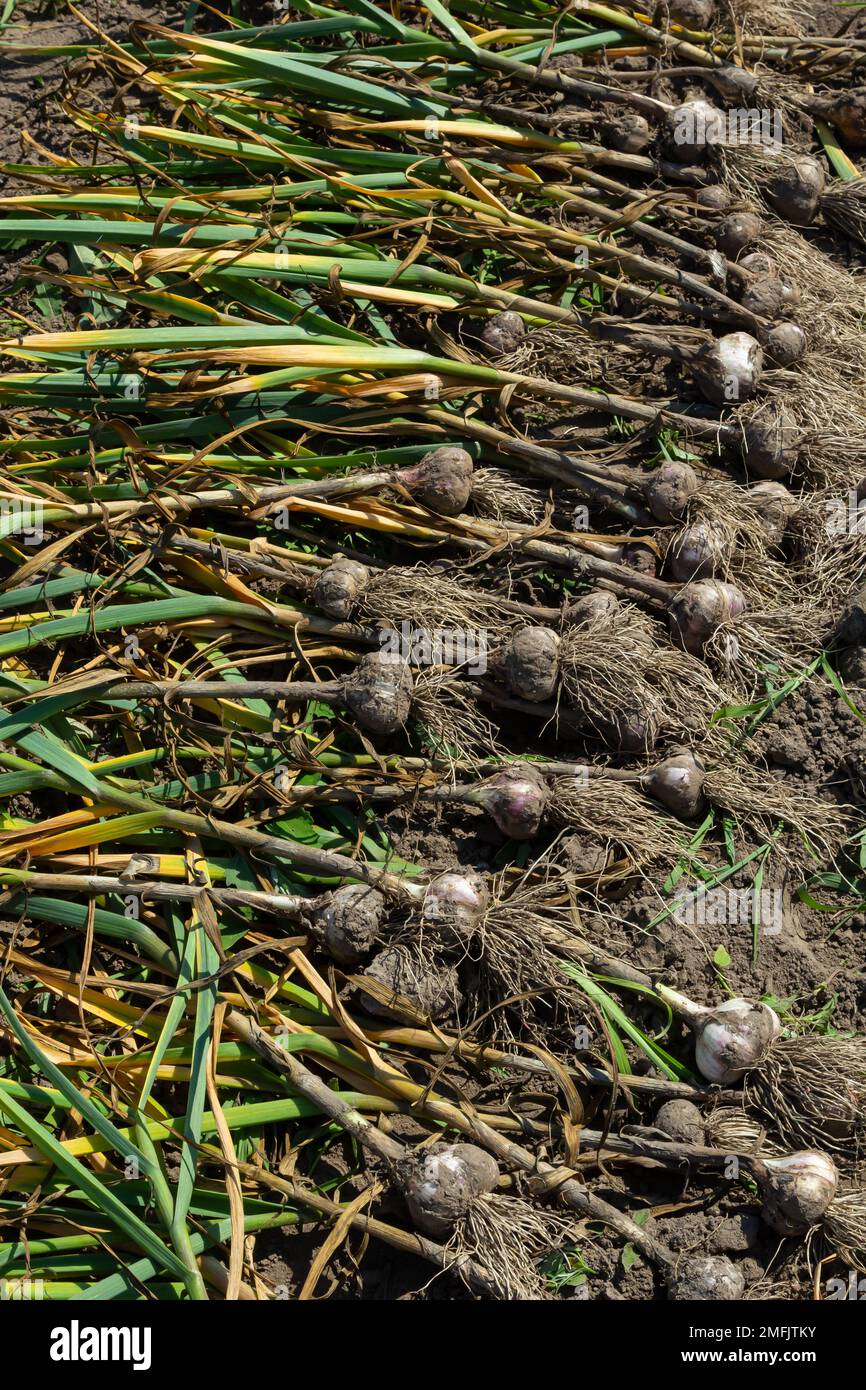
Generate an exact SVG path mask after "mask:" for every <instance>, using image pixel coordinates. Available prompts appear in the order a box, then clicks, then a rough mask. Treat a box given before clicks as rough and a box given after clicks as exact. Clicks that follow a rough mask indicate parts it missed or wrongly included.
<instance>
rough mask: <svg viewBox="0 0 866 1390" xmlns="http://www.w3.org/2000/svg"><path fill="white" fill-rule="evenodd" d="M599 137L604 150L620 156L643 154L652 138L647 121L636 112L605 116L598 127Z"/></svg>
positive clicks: (620, 112)
mask: <svg viewBox="0 0 866 1390" xmlns="http://www.w3.org/2000/svg"><path fill="white" fill-rule="evenodd" d="M599 135H600V137H601V140H602V143H603V144H604V146H605V148H606V149H609V150H619V151H620V153H622V154H643V152H644V150H646V149H648V148H649V146H650V144H651V143H652V138H653V132H652V129H651V128H650V124H649V121H648V120H647V119H646V117H645V116H642V115H641V114H640V112H638V111H617V112H616V113H615V114H614V115H610V116H606V117H605V119H604V120H603V121H602V122H601V125H600V126H599Z"/></svg>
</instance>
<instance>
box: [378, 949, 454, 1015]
mask: <svg viewBox="0 0 866 1390" xmlns="http://www.w3.org/2000/svg"><path fill="white" fill-rule="evenodd" d="M362 978H363V979H364V980H366V981H367V982H368V984H369V985H372V986H374V988H370V989H364V988H363V986H362V988H361V1002H362V1007H363V1008H364V1010H365V1012H366V1013H368V1014H370V1015H371V1016H372V1017H373V1018H393V1019H398V1020H402V1019H404V1018H405V1017H406V1016H407V1015H406V1013H405V1012H404V1009H405V1006H404V1005H403V1004H402V1003H401V1001H403V1000H405V1001H406V1004H407V1005H408V1006H409V1008H410V1009H411V1010H412V1012H413V1013H415V1014H419V1015H421V1016H422V1017H423V1018H430V1019H433V1020H435V1019H439V1018H444V1017H445V1016H446V1015H447V1014H449V1013H452V1012H453V1011H454V1009H455V1008H458V1007H459V1005H460V1004H461V1002H462V998H463V996H462V993H461V990H460V981H459V978H458V975H457V971H456V969H455V967H454V966H453V965H451V964H450V963H449V962H448V961H437V962H436V963H435V965H434V964H433V962H431V961H429V960H427V959H426V957H424V956H422V955H420V954H419V953H417V952H415V951H413V950H412V949H410V947H408V946H403V945H394V946H386V947H385V949H384V950H383V951H380V952H379V954H378V955H377V956H374V958H373V960H371V962H370V964H369V965H368V966H367V968H366V970H365V971H364V972H363V977H362ZM376 986H378V988H375V987H376Z"/></svg>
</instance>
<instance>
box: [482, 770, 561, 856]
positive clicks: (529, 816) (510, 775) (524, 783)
mask: <svg viewBox="0 0 866 1390" xmlns="http://www.w3.org/2000/svg"><path fill="white" fill-rule="evenodd" d="M477 795H478V799H479V801H480V802H481V804H482V805H483V806H484V808H485V810H486V811H487V812H488V814H489V815H490V816H491V817H492V818H493V820H494V821H495V822H496V824H497V825H498V826H499V829H500V830H501V831H502V833H503V834H504V835H510V836H511V838H512V839H513V840H531V839H532V837H533V835H536V834H537V833H538V829H539V826H540V825H541V821H542V817H543V816H544V810H545V807H546V805H547V801H548V793H547V787H546V785H545V782H544V778H543V777H542V776H541V774H540V773H539V772H536V770H535V768H534V767H533V766H532V764H531V763H514V764H513V765H512V766H511V767H505V768H503V769H502V771H501V772H498V773H497V774H496V776H495V777H491V779H490V781H489V782H488V783H487V784H486V785H485V786H483V787H480V788H479V789H478V793H477Z"/></svg>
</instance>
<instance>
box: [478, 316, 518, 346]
mask: <svg viewBox="0 0 866 1390" xmlns="http://www.w3.org/2000/svg"><path fill="white" fill-rule="evenodd" d="M525 337H526V324H525V323H524V322H523V319H522V318H521V317H520V315H519V314H517V313H515V312H514V310H513V309H503V310H502V312H501V313H499V314H492V315H491V317H490V318H489V319H488V320H487V322H486V323H485V325H484V327H483V328H482V330H481V341H482V343H483V344H484V346H485V347H486V348H487V351H488V352H490V353H494V354H495V355H497V356H499V355H500V354H502V353H506V352H513V351H514V349H515V348H517V347H519V346H520V344H521V343H522V341H523V339H524V338H525Z"/></svg>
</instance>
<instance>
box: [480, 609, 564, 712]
mask: <svg viewBox="0 0 866 1390" xmlns="http://www.w3.org/2000/svg"><path fill="white" fill-rule="evenodd" d="M559 646H560V643H559V638H558V636H557V635H556V633H555V632H553V631H551V629H550V628H549V627H523V628H519V629H518V631H517V632H514V633H512V634H511V636H510V637H509V638H508V640H507V642H505V643H504V644H503V645H502V646H501V647H498V648H497V650H496V651H495V652H493V653H492V655H491V657H490V662H489V669H490V673H491V675H493V677H494V679H496V680H500V681H502V683H503V684H504V685H505V687H506V689H507V690H508V691H509V692H510V694H512V695H515V696H516V697H517V698H518V699H519V700H527V701H529V702H530V703H532V704H539V703H540V702H541V701H543V700H550V699H551V698H552V697H553V695H554V694H555V693H556V687H557V685H558V683H559Z"/></svg>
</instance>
